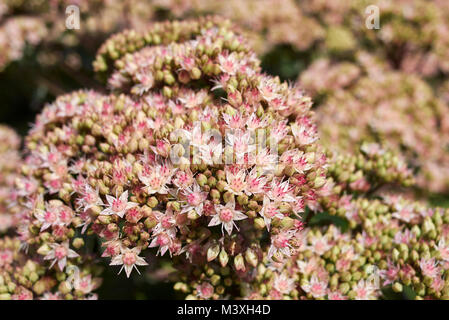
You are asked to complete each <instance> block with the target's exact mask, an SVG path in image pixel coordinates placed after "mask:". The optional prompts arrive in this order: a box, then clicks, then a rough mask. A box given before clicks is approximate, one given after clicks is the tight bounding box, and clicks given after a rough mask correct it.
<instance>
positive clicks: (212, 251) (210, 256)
mask: <svg viewBox="0 0 449 320" xmlns="http://www.w3.org/2000/svg"><path fill="white" fill-rule="evenodd" d="M219 253H220V246H219V245H218V244H216V245H214V246H212V247H210V248H209V249H207V261H208V262H210V261H212V260H214V259H215V258H216V257H217V256H218V254H219Z"/></svg>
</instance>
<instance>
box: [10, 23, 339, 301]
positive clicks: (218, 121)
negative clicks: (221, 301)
mask: <svg viewBox="0 0 449 320" xmlns="http://www.w3.org/2000/svg"><path fill="white" fill-rule="evenodd" d="M95 67H96V69H97V70H98V71H101V72H102V74H103V75H106V76H108V81H107V82H108V85H109V87H110V88H111V89H113V93H112V94H110V95H103V94H100V93H97V92H95V91H78V92H74V93H71V94H68V95H63V96H60V97H59V98H58V99H56V101H55V102H53V103H51V104H49V105H47V106H46V107H45V108H44V110H43V111H42V113H41V114H40V115H39V116H38V117H37V119H36V122H35V123H34V125H33V128H32V129H31V130H30V132H29V134H28V136H27V138H26V148H25V152H26V153H27V154H28V155H27V157H26V158H25V164H24V165H23V167H22V174H23V176H22V177H21V178H20V179H18V181H17V183H16V186H17V190H18V192H19V193H20V197H19V200H18V201H19V204H20V205H21V206H22V208H23V210H24V211H25V212H26V217H25V218H23V219H22V222H23V224H22V225H21V226H20V227H19V234H20V238H21V240H22V242H23V244H24V245H27V246H28V247H29V250H31V251H33V250H37V252H38V253H40V254H42V255H43V256H44V259H45V260H48V264H47V266H48V268H50V269H51V268H57V270H59V271H60V272H65V270H66V269H67V267H68V265H69V264H75V263H76V259H77V256H78V254H79V253H80V250H81V248H82V247H83V245H84V240H83V239H84V234H88V235H89V234H95V235H96V236H98V237H99V239H100V240H101V241H102V247H103V252H102V254H101V255H102V256H103V257H108V258H110V259H111V260H110V264H111V265H119V266H121V269H120V271H121V270H122V269H124V270H125V273H126V275H127V276H129V275H130V274H131V272H132V271H133V269H137V267H138V266H144V265H147V264H148V261H146V257H147V253H148V251H149V250H147V249H149V248H150V249H151V248H154V249H153V250H154V252H156V253H157V254H158V255H161V256H164V255H165V256H170V257H171V260H172V262H173V266H174V267H175V268H177V269H179V272H178V274H177V278H178V279H179V280H180V282H178V284H177V285H176V288H177V289H179V290H181V291H183V292H185V293H186V294H187V293H191V294H194V295H195V296H197V297H200V298H220V297H226V296H230V297H238V296H239V293H238V292H239V291H240V288H241V287H242V286H244V285H245V284H246V283H251V281H252V280H253V274H254V272H253V271H254V268H255V267H256V266H257V265H258V264H259V262H260V261H261V259H262V257H263V256H265V257H266V259H268V260H270V261H277V262H278V263H280V262H282V261H285V260H288V259H289V258H290V257H291V256H292V255H293V254H295V252H296V251H297V249H298V246H299V242H298V237H300V235H301V230H302V228H303V223H302V221H301V213H302V212H304V210H305V209H306V208H308V210H317V209H319V203H318V199H319V198H320V197H321V196H325V195H327V194H329V192H330V190H329V185H328V184H327V180H326V169H325V163H326V157H325V155H324V153H323V152H322V151H321V150H320V148H319V146H318V145H317V144H316V141H317V139H318V137H317V129H316V126H315V124H314V121H313V114H312V112H311V111H310V107H311V100H310V98H309V97H307V96H304V95H303V93H302V91H301V90H299V89H298V88H297V87H294V86H289V85H288V84H287V83H282V82H280V81H279V79H277V78H273V77H270V76H267V75H265V74H263V73H261V72H260V69H259V60H258V59H257V58H256V56H255V53H254V52H253V51H252V50H251V49H250V48H249V47H248V46H247V42H246V41H245V39H244V38H242V37H241V36H240V35H238V34H236V33H235V32H234V30H233V28H232V26H231V25H230V23H229V21H227V20H222V19H220V18H215V17H205V18H200V19H198V20H187V21H183V22H164V23H159V24H154V25H153V26H152V27H151V28H150V29H148V30H146V31H143V32H142V33H139V32H136V31H125V32H123V33H120V34H118V35H115V36H114V37H112V38H111V39H109V40H108V41H106V43H105V45H104V46H103V47H102V48H100V50H99V54H98V57H97V59H96V62H95ZM97 253H98V254H100V253H99V252H97ZM220 272H221V274H222V275H223V277H221V276H220V275H219V274H218V273H220ZM192 283H198V287H196V286H195V288H192V287H191V285H192Z"/></svg>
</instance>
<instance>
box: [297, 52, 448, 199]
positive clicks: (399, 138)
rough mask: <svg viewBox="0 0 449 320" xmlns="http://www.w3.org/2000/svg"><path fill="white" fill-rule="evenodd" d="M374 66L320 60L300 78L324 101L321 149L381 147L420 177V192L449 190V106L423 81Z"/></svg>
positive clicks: (365, 61) (366, 59)
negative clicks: (398, 155) (365, 143)
mask: <svg viewBox="0 0 449 320" xmlns="http://www.w3.org/2000/svg"><path fill="white" fill-rule="evenodd" d="M374 60H375V59H374V58H373V57H371V56H367V55H366V54H361V55H360V56H359V64H350V63H346V62H343V63H341V64H332V63H331V62H330V61H329V60H318V61H316V62H315V63H314V64H312V65H311V67H310V68H309V69H308V70H307V71H306V72H304V73H303V74H302V75H301V80H300V81H301V83H303V85H304V87H305V88H307V90H308V91H310V92H311V93H313V95H314V96H315V97H317V99H319V100H320V105H319V107H318V111H317V113H318V119H319V121H318V122H319V127H320V131H321V137H322V143H323V144H324V145H325V146H328V147H329V148H331V149H333V150H338V152H353V151H354V150H355V149H356V148H358V146H359V145H360V144H361V143H362V142H363V141H371V142H381V143H383V144H384V145H385V146H387V147H388V148H391V149H392V150H394V151H395V152H397V153H401V154H402V155H404V157H405V158H406V161H407V162H408V164H409V165H410V166H412V167H413V168H415V169H416V170H417V171H418V175H417V180H418V185H419V186H420V187H421V188H424V189H429V190H431V191H436V192H438V191H440V192H441V191H444V190H447V189H448V186H449V167H448V164H449V151H448V143H449V117H448V116H447V110H448V106H447V104H446V103H445V102H444V101H443V100H442V99H439V98H438V97H436V96H435V94H434V92H433V90H432V88H431V87H430V86H429V85H428V84H427V83H426V82H424V81H423V80H421V79H420V78H419V77H417V76H413V75H407V74H404V73H401V72H397V71H393V70H390V69H389V68H388V67H386V66H385V65H382V63H380V62H376V61H374ZM324 70H327V71H326V76H324V77H323V76H322V75H323V72H324Z"/></svg>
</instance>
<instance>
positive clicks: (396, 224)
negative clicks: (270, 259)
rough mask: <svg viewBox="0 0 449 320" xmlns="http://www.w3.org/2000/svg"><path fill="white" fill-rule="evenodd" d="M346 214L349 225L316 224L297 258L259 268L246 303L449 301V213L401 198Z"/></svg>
mask: <svg viewBox="0 0 449 320" xmlns="http://www.w3.org/2000/svg"><path fill="white" fill-rule="evenodd" d="M341 208H342V210H341V212H339V213H342V214H341V215H342V216H341V217H340V219H342V220H345V223H344V224H341V223H339V224H338V226H337V225H334V224H331V225H328V226H319V225H314V224H313V223H312V221H311V223H310V225H309V227H308V228H307V229H305V230H304V233H303V238H302V239H301V248H300V249H299V250H298V254H297V255H296V256H295V257H294V258H292V259H290V260H288V261H287V262H286V263H285V264H281V265H273V266H270V265H269V264H266V263H265V264H263V263H261V264H259V265H258V267H257V268H256V270H257V276H256V280H255V281H253V282H252V286H250V287H249V288H248V289H247V291H246V297H248V298H252V299H330V300H341V299H345V300H346V299H356V300H367V299H449V277H448V276H449V272H448V267H449V264H448V262H449V260H448V259H449V244H448V239H449V238H448V236H449V232H448V231H449V228H448V225H449V224H448V222H449V209H441V208H429V207H428V206H426V205H424V204H422V203H419V202H413V201H410V200H405V199H403V198H401V197H398V196H385V197H384V198H383V199H375V200H369V199H368V198H359V199H357V200H353V201H350V202H348V203H347V204H346V205H345V206H343V205H342V207H341ZM343 209H344V210H343ZM344 211H346V212H347V213H349V212H352V213H351V214H350V215H351V216H348V214H347V213H346V214H344Z"/></svg>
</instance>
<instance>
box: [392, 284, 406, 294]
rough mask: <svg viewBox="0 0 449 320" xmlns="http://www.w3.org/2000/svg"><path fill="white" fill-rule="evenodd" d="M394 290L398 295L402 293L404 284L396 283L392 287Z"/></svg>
mask: <svg viewBox="0 0 449 320" xmlns="http://www.w3.org/2000/svg"><path fill="white" fill-rule="evenodd" d="M392 289H393V291H394V292H396V293H399V292H402V289H403V288H402V284H400V283H399V282H395V283H394V284H393V286H392Z"/></svg>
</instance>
